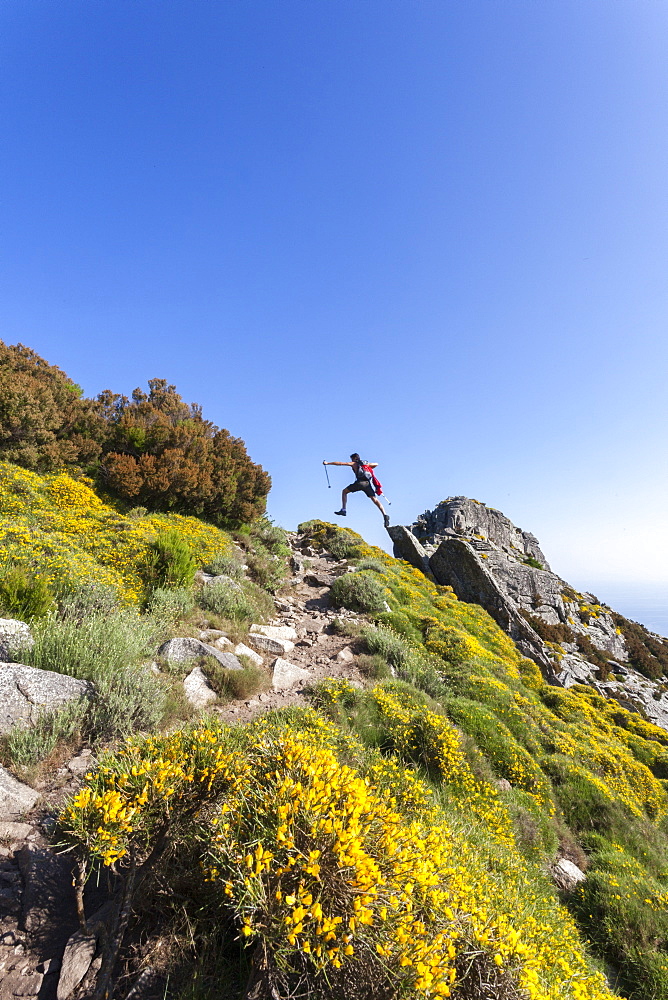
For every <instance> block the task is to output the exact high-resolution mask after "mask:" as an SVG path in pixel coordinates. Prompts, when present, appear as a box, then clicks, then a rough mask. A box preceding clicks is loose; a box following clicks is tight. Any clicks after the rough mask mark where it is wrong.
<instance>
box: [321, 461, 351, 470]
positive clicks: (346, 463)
mask: <svg viewBox="0 0 668 1000" xmlns="http://www.w3.org/2000/svg"><path fill="white" fill-rule="evenodd" d="M322 464H323V465H349V466H350V467H351V469H352V466H353V463H352V462H324V461H323V463H322Z"/></svg>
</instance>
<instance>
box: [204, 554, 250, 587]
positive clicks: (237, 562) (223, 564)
mask: <svg viewBox="0 0 668 1000" xmlns="http://www.w3.org/2000/svg"><path fill="white" fill-rule="evenodd" d="M202 569H203V570H204V572H205V573H211V574H212V575H213V576H229V577H230V578H231V579H232V580H242V579H243V577H244V567H243V563H242V561H241V558H240V557H239V556H236V555H235V556H233V555H230V554H229V553H228V552H219V553H217V554H216V555H215V556H214V557H213V559H211V560H210V561H209V562H208V563H207V564H206V566H203V567H202Z"/></svg>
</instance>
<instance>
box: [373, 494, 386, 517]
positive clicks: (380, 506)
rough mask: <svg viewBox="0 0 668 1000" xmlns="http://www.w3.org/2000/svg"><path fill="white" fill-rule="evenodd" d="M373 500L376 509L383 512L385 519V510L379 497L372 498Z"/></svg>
mask: <svg viewBox="0 0 668 1000" xmlns="http://www.w3.org/2000/svg"><path fill="white" fill-rule="evenodd" d="M371 499H372V500H373V502H374V503H375V505H376V507H377V508H378V510H379V511H380V512H381V514H382V515H383V517H385V508H384V507H383V505H382V503H381V502H380V500H379V499H378V497H371Z"/></svg>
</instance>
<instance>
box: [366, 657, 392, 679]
mask: <svg viewBox="0 0 668 1000" xmlns="http://www.w3.org/2000/svg"><path fill="white" fill-rule="evenodd" d="M357 667H358V669H359V671H360V673H362V674H364V676H365V677H370V678H371V679H372V680H386V679H387V678H389V677H391V676H392V668H391V667H390V665H389V663H388V662H387V660H385V659H383V657H382V656H379V655H378V654H376V655H375V656H370V655H369V654H368V653H363V654H362V655H361V656H358V657H357Z"/></svg>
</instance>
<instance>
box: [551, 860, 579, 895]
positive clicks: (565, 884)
mask: <svg viewBox="0 0 668 1000" xmlns="http://www.w3.org/2000/svg"><path fill="white" fill-rule="evenodd" d="M552 878H553V879H554V881H555V883H556V884H557V885H558V886H559V888H560V889H561V890H562V892H570V891H571V890H572V889H575V887H576V886H577V885H579V884H580V882H585V881H586V879H587V876H586V875H585V873H584V872H583V871H582V869H581V868H578V866H577V865H576V864H574V863H573V862H572V861H569V860H568V858H559V860H558V861H557V862H556V863H555V864H554V865H553V867H552Z"/></svg>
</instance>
